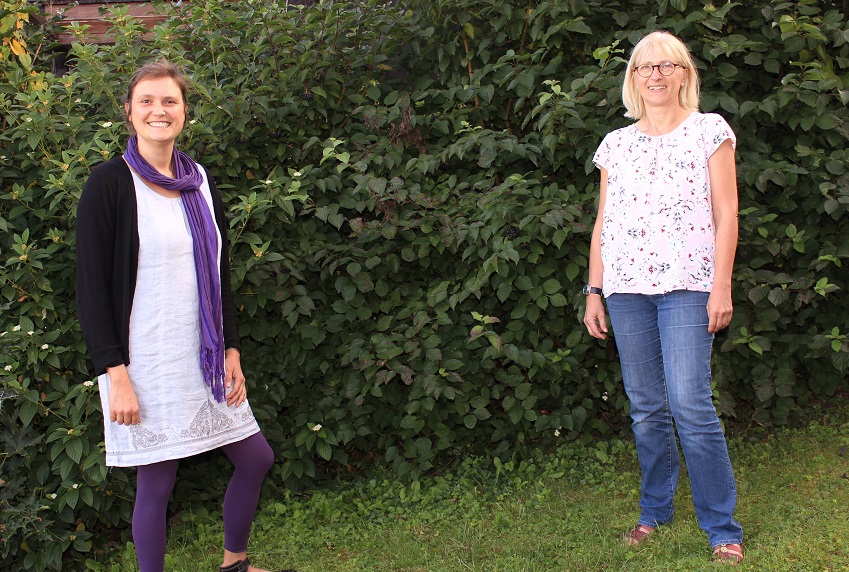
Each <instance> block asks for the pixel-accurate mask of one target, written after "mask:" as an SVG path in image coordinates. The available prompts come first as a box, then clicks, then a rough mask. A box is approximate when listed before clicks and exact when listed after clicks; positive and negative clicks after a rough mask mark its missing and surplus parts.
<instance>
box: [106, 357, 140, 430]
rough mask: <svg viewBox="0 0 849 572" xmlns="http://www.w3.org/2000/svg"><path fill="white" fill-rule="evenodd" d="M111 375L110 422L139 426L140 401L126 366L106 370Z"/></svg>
mask: <svg viewBox="0 0 849 572" xmlns="http://www.w3.org/2000/svg"><path fill="white" fill-rule="evenodd" d="M106 373H107V374H108V375H109V420H110V421H114V422H116V423H118V425H138V424H139V423H141V417H140V416H139V400H138V397H136V392H135V390H134V389H133V386H132V384H131V383H130V374H129V372H127V366H125V365H124V364H121V365H118V366H115V367H108V368H106Z"/></svg>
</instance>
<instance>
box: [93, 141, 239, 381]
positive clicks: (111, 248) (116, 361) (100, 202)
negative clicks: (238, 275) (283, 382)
mask: <svg viewBox="0 0 849 572" xmlns="http://www.w3.org/2000/svg"><path fill="white" fill-rule="evenodd" d="M207 181H208V182H209V188H210V191H211V192H212V205H213V214H214V215H215V222H216V224H217V225H218V231H219V233H220V234H221V239H222V245H221V263H220V272H221V305H222V309H223V314H224V316H223V317H224V347H227V348H237V349H238V348H240V347H241V346H240V344H239V333H238V330H237V328H236V308H235V305H234V303H233V292H232V290H231V285H230V246H229V241H228V239H227V219H226V218H225V216H224V204H223V202H222V201H221V196H220V195H219V194H218V190H217V189H216V188H215V183H214V182H213V181H212V178H211V177H209V174H207ZM138 265H139V221H138V206H137V204H136V193H135V186H134V184H133V176H132V173H131V172H130V168H129V167H128V166H127V164H126V163H125V162H124V159H123V157H120V156H118V157H115V158H113V159H111V160H109V161H107V162H105V163H101V164H100V165H98V166H96V167H95V168H94V169H92V171H91V175H89V178H88V181H86V184H85V186H84V187H83V192H82V195H81V196H80V202H79V205H78V206H77V317H78V318H79V321H80V327H81V328H82V332H83V339H84V340H85V344H86V347H87V348H88V353H89V355H90V356H91V361H92V362H93V363H94V369H95V373H96V375H100V374H102V373H105V372H106V368H107V367H113V366H117V365H121V364H125V365H129V364H130V349H129V348H130V312H131V310H132V307H133V296H134V294H135V289H136V275H137V272H138Z"/></svg>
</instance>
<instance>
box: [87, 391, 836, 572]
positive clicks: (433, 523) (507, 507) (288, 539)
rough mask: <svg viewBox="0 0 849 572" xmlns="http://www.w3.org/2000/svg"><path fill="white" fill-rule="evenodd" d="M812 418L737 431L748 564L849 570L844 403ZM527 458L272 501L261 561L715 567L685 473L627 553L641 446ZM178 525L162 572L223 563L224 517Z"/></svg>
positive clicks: (517, 571)
mask: <svg viewBox="0 0 849 572" xmlns="http://www.w3.org/2000/svg"><path fill="white" fill-rule="evenodd" d="M813 418H818V419H819V421H818V422H815V423H811V424H810V425H809V426H808V427H806V428H805V429H795V430H769V431H747V433H746V434H745V435H738V436H734V437H732V438H731V439H730V442H729V446H730V448H731V458H732V463H733V465H734V468H735V472H736V475H737V483H738V496H739V504H738V509H737V518H738V520H739V521H740V523H741V524H742V525H743V530H744V534H745V536H746V545H745V549H746V560H745V561H744V563H743V565H742V566H740V567H739V568H738V569H739V570H762V571H769V572H785V571H786V572H789V571H805V572H807V571H812V572H822V571H849V474H847V473H849V452H847V449H849V406H847V405H846V404H844V405H843V406H842V407H841V408H840V409H839V410H837V409H835V410H832V411H831V412H830V413H828V414H825V413H823V414H822V415H816V416H813ZM530 457H531V458H530V459H527V460H524V461H518V460H517V461H514V462H512V463H506V464H505V465H503V466H501V467H499V468H496V467H495V466H494V465H493V464H492V462H491V461H484V460H480V459H477V460H468V461H467V462H465V463H463V464H462V465H459V466H457V467H455V468H454V469H452V470H451V472H450V474H446V475H442V476H436V477H429V478H427V479H425V480H422V481H421V483H419V484H412V485H411V484H404V483H399V482H396V481H394V480H392V477H391V476H390V475H380V476H376V477H373V478H371V479H366V478H361V479H358V480H354V481H351V482H340V483H336V484H335V488H329V487H322V488H321V489H318V490H316V491H313V492H312V493H311V494H310V495H309V496H294V497H289V496H284V495H282V494H281V497H280V498H264V499H263V500H262V501H261V507H260V512H259V513H258V515H257V519H256V522H255V524H254V529H253V534H252V537H251V549H250V552H251V558H252V561H253V562H254V563H255V564H256V565H260V566H265V567H268V568H269V569H271V570H277V569H279V568H283V567H287V568H289V567H294V568H297V569H298V571H299V572H337V571H338V572H342V571H346V572H347V571H369V572H384V571H385V572H388V571H397V572H402V571H403V572H463V571H469V572H472V571H481V572H482V571H493V572H496V571H497V572H543V571H555V570H556V571H591V570H592V571H613V570H617V571H620V570H621V571H627V570H633V571H637V570H640V571H682V572H685V571H686V572H694V571H699V570H716V569H717V565H715V564H711V563H710V562H709V557H710V547H709V545H708V543H707V538H706V536H705V535H704V533H703V532H702V531H701V530H700V529H699V527H698V524H697V523H696V519H695V515H694V513H693V507H692V502H691V500H690V490H689V482H688V480H687V478H686V474H685V473H684V474H682V479H681V486H680V487H679V491H678V495H677V497H676V503H675V505H676V517H675V521H674V522H673V523H672V524H670V525H669V526H666V527H663V528H661V529H660V530H659V531H658V533H657V534H656V535H655V536H653V537H652V538H651V540H650V541H648V542H647V543H646V544H645V545H643V546H640V547H637V548H629V547H627V546H625V545H624V544H623V543H622V541H621V540H620V538H621V535H622V533H623V532H624V531H625V530H627V529H628V528H629V527H630V526H631V525H632V524H634V523H635V522H636V519H637V516H638V508H639V507H638V501H639V468H638V466H637V462H636V456H635V453H634V449H633V445H632V444H630V443H621V442H612V443H601V444H599V443H595V444H593V445H592V446H589V447H579V446H578V445H576V444H574V443H572V444H568V445H563V446H561V447H560V448H558V449H557V450H555V451H553V452H551V453H542V452H536V453H534V454H532V455H530ZM175 520H177V521H178V522H176V523H175V524H174V525H173V526H172V527H171V528H170V529H169V543H168V556H167V561H166V570H168V571H169V572H198V571H200V570H209V571H214V570H216V569H217V566H218V564H219V563H220V552H221V542H222V540H221V538H222V531H221V524H220V514H217V513H211V512H208V511H207V510H205V509H203V508H200V509H192V510H191V511H189V510H186V511H185V512H183V513H181V514H180V515H179V517H178V518H176V519H175ZM87 569H88V570H92V571H97V572H118V571H120V572H126V571H133V570H136V565H135V552H134V550H133V548H132V545H128V546H127V548H126V549H125V550H123V551H120V550H119V551H118V552H117V553H116V552H113V553H111V554H109V555H104V556H101V557H98V558H97V559H92V560H89V561H88V563H87ZM723 569H724V567H723Z"/></svg>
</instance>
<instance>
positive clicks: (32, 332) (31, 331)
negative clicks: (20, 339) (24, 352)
mask: <svg viewBox="0 0 849 572" xmlns="http://www.w3.org/2000/svg"><path fill="white" fill-rule="evenodd" d="M34 333H35V330H30V331H28V332H27V335H28V336H31V335H33V334H34Z"/></svg>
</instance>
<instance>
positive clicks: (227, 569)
mask: <svg viewBox="0 0 849 572" xmlns="http://www.w3.org/2000/svg"><path fill="white" fill-rule="evenodd" d="M250 565H251V562H250V560H248V559H247V558H245V559H244V560H239V561H238V562H234V563H233V564H230V565H229V566H219V567H218V572H248V566H250ZM280 572H297V571H296V570H295V569H294V568H287V569H286V570H281V571H280Z"/></svg>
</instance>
